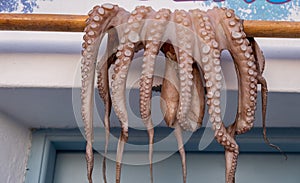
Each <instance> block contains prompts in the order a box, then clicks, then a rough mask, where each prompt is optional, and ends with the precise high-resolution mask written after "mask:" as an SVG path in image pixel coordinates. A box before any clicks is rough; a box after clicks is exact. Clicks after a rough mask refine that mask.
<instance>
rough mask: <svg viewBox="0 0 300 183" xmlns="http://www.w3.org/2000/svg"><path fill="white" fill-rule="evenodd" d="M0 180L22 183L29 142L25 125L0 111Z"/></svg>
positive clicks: (28, 134)
mask: <svg viewBox="0 0 300 183" xmlns="http://www.w3.org/2000/svg"><path fill="white" fill-rule="evenodd" d="M0 126H1V128H0V147H1V148H0V162H1V166H0V175H1V176H0V182H3V183H23V182H24V180H25V173H26V164H27V159H28V154H29V148H30V144H31V139H30V137H31V132H30V130H29V129H28V128H27V127H26V126H23V125H21V124H20V123H18V122H16V121H15V120H13V119H11V118H10V117H8V116H6V115H4V114H2V113H0Z"/></svg>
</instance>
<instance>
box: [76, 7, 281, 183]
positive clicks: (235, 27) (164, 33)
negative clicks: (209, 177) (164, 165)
mask: <svg viewBox="0 0 300 183" xmlns="http://www.w3.org/2000/svg"><path fill="white" fill-rule="evenodd" d="M88 15H89V18H88V19H87V21H86V27H85V30H84V32H85V35H84V43H83V51H82V56H83V59H82V67H81V75H82V89H81V100H82V108H81V109H82V119H83V122H84V127H85V136H86V141H87V143H86V160H87V177H88V180H89V183H92V171H93V164H94V157H93V140H94V139H93V138H94V137H93V105H94V98H93V97H94V80H95V75H96V73H97V86H98V92H99V95H100V97H101V98H102V100H103V102H104V106H105V116H104V125H105V131H106V144H105V154H106V153H107V148H108V141H109V133H110V119H109V118H110V113H111V108H112V107H113V108H114V111H115V113H116V115H117V117H118V118H119V121H120V125H121V134H120V137H119V141H118V147H117V155H116V183H120V177H121V165H122V164H121V162H122V155H123V151H124V145H125V143H126V142H127V140H128V128H129V125H128V114H127V109H126V97H125V89H126V80H127V75H128V70H129V68H130V64H131V62H132V60H133V57H134V54H135V53H136V52H138V51H139V50H141V49H143V50H144V55H143V64H142V72H141V76H140V82H139V84H140V88H139V90H140V114H141V119H142V121H143V123H144V125H145V127H146V129H147V132H148V136H149V164H150V176H151V180H150V181H151V182H153V173H152V154H153V143H154V141H153V137H154V129H153V128H154V127H153V122H152V118H151V96H152V87H153V79H154V66H155V61H156V57H157V55H158V53H159V52H160V51H161V52H162V53H163V54H164V55H165V58H166V61H165V64H166V66H165V73H164V79H163V82H162V83H161V87H160V92H161V110H162V112H163V114H164V120H165V122H166V124H167V125H168V126H169V127H172V128H174V134H175V138H176V139H177V142H178V149H179V152H180V156H181V161H182V173H183V182H184V183H185V182H186V160H185V150H184V146H183V142H182V136H181V133H182V130H186V131H192V132H194V131H196V130H197V129H198V128H200V127H201V124H202V120H203V117H204V113H205V106H206V105H207V107H208V109H207V111H208V113H209V120H210V122H211V123H212V128H213V130H214V137H215V139H216V140H217V142H218V143H220V144H221V145H222V146H224V149H225V160H226V171H225V180H226V183H234V182H235V171H236V166H237V158H238V154H239V146H238V144H237V142H236V140H235V135H237V134H243V133H246V132H247V131H249V130H250V129H251V128H252V127H253V122H254V116H255V110H256V106H257V105H256V99H257V87H258V84H261V92H262V103H263V105H262V116H263V119H262V122H263V127H264V139H265V141H266V142H267V143H268V144H269V145H271V146H273V147H275V148H277V147H276V146H274V145H272V144H270V143H269V141H268V139H267V137H266V131H265V116H266V102H267V83H266V80H265V79H264V77H263V76H262V73H263V70H264V62H265V59H264V56H263V54H262V51H261V50H260V48H259V46H258V44H257V43H256V42H255V40H254V39H253V38H247V37H246V34H245V33H244V31H243V24H242V20H240V19H239V18H238V17H237V16H236V15H235V13H234V11H233V10H231V9H227V8H217V7H215V8H213V9H211V10H208V11H206V12H205V11H201V10H199V9H194V10H189V11H185V10H175V11H174V12H171V11H170V10H168V9H160V10H158V11H155V10H153V9H152V8H151V7H145V6H138V7H136V8H135V10H133V11H132V12H131V13H129V12H127V11H126V10H124V9H123V8H121V7H118V6H117V5H112V4H104V5H102V6H95V7H94V8H93V9H92V10H91V11H90V12H89V14H88ZM118 26H119V27H121V28H118ZM106 33H108V41H107V49H106V52H105V55H103V57H102V58H101V59H100V60H99V62H98V64H97V58H98V51H99V47H100V44H101V41H102V39H103V37H104V35H105V34H106ZM223 50H228V51H229V52H230V54H231V56H232V58H233V61H234V65H235V69H236V73H237V78H238V109H237V114H236V119H235V121H234V122H233V123H232V125H230V126H228V127H226V126H225V125H224V123H223V121H222V117H221V116H222V115H221V108H220V103H221V101H220V97H221V93H220V91H221V88H222V82H221V81H222V79H223V77H222V74H221V70H222V68H221V65H220V55H221V52H222V51H223ZM112 66H114V68H113V74H112V78H109V68H110V67H112ZM110 79H111V81H112V82H111V93H110V85H109V80H110ZM105 161H106V160H105V155H104V159H103V164H102V165H103V167H102V170H103V179H104V182H107V180H106V168H105V167H106V165H105Z"/></svg>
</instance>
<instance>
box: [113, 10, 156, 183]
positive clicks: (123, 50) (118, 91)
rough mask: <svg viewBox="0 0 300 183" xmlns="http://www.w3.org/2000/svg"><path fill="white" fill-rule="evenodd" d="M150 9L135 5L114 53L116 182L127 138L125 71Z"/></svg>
mask: <svg viewBox="0 0 300 183" xmlns="http://www.w3.org/2000/svg"><path fill="white" fill-rule="evenodd" d="M149 11H151V8H150V7H143V6H141V7H137V8H136V9H135V10H134V11H133V12H132V13H131V16H130V17H129V19H128V22H127V23H128V26H127V28H126V29H125V31H124V33H125V34H124V36H123V37H122V38H121V40H120V45H119V46H118V52H117V54H116V56H117V60H116V62H115V68H114V74H113V75H112V105H113V107H114V109H115V112H116V115H117V116H118V118H119V120H120V122H121V127H122V132H121V135H120V138H119V143H118V149H117V158H116V160H117V162H116V163H117V164H116V171H117V174H116V182H117V183H119V182H120V176H121V161H122V154H123V150H124V144H125V142H127V139H128V114H127V110H126V101H125V89H126V88H125V87H126V79H127V73H128V69H129V66H130V63H131V61H132V59H133V55H134V51H135V45H134V44H135V43H138V42H139V41H140V36H139V33H140V31H141V28H142V26H143V19H144V18H146V16H147V14H148V13H149Z"/></svg>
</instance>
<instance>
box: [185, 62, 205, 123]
mask: <svg viewBox="0 0 300 183" xmlns="http://www.w3.org/2000/svg"><path fill="white" fill-rule="evenodd" d="M192 74H193V84H194V87H193V91H192V103H191V109H190V112H189V113H188V118H189V120H190V123H192V126H195V127H193V128H194V129H198V128H200V127H201V125H202V120H203V117H204V113H205V91H204V85H203V81H202V79H203V78H202V73H200V69H199V68H198V65H197V64H196V63H193V71H192Z"/></svg>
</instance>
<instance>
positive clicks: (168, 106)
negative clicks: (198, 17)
mask: <svg viewBox="0 0 300 183" xmlns="http://www.w3.org/2000/svg"><path fill="white" fill-rule="evenodd" d="M166 47H167V48H166ZM163 50H164V53H165V54H166V67H165V76H164V79H163V84H162V88H161V102H160V106H161V109H162V112H163V113H164V119H165V122H166V124H167V125H168V126H170V127H174V128H175V131H174V134H175V137H176V140H177V143H178V150H179V153H180V157H181V164H182V173H183V182H184V183H185V182H186V175H187V171H186V157H185V151H184V146H183V142H182V136H181V127H180V126H179V123H178V120H177V118H176V114H177V108H178V105H179V92H178V89H179V80H178V78H177V73H178V68H177V63H176V62H174V61H172V60H175V61H177V60H176V54H175V52H174V50H173V47H171V46H166V45H164V49H163Z"/></svg>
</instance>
